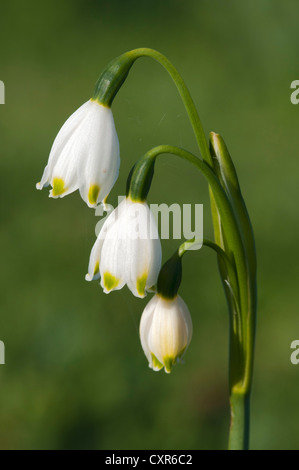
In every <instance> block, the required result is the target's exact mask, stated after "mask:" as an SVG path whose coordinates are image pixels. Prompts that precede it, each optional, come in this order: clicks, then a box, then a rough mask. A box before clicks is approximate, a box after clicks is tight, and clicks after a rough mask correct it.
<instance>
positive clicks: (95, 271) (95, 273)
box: [93, 261, 100, 276]
mask: <svg viewBox="0 0 299 470" xmlns="http://www.w3.org/2000/svg"><path fill="white" fill-rule="evenodd" d="M99 271H100V262H99V261H97V263H96V265H95V267H94V272H93V275H94V276H96V275H97V274H98V273H99Z"/></svg>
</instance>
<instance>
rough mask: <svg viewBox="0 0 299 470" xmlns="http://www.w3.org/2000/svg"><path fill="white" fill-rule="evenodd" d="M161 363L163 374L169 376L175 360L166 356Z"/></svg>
mask: <svg viewBox="0 0 299 470" xmlns="http://www.w3.org/2000/svg"><path fill="white" fill-rule="evenodd" d="M163 362H164V367H165V372H167V374H170V372H171V369H172V367H173V365H174V364H175V359H174V358H173V357H170V356H166V357H165V358H164V360H163Z"/></svg>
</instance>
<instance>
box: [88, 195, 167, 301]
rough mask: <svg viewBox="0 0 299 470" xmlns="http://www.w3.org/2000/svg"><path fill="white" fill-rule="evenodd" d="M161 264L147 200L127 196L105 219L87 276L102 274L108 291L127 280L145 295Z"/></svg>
mask: <svg viewBox="0 0 299 470" xmlns="http://www.w3.org/2000/svg"><path fill="white" fill-rule="evenodd" d="M160 267H161V242H160V239H159V234H158V229H157V225H156V221H155V219H154V216H153V214H152V212H151V211H150V209H149V207H148V205H147V203H146V202H145V201H144V202H133V201H132V200H131V199H130V198H127V199H124V200H123V201H122V202H121V203H120V204H119V206H118V207H117V208H116V209H115V210H114V211H113V212H112V213H111V214H110V215H109V217H108V218H107V219H106V221H105V223H104V225H103V227H102V229H101V231H100V233H99V236H98V238H97V240H96V242H95V244H94V246H93V248H92V251H91V254H90V260H89V267H88V274H87V275H86V280H87V281H91V280H93V279H98V278H99V277H101V286H102V287H103V289H104V292H105V293H106V294H107V293H109V292H111V291H113V290H119V289H121V288H122V287H123V286H124V285H125V284H127V286H128V288H129V289H130V290H131V292H132V293H133V294H134V295H135V296H137V297H144V296H145V295H146V291H148V290H150V288H152V287H153V286H154V285H155V284H156V282H157V277H158V274H159V271H160Z"/></svg>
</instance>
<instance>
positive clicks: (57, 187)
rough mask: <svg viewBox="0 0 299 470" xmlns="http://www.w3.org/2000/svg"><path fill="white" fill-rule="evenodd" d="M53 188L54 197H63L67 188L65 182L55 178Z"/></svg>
mask: <svg viewBox="0 0 299 470" xmlns="http://www.w3.org/2000/svg"><path fill="white" fill-rule="evenodd" d="M52 186H53V190H52V195H53V196H54V197H56V196H61V195H62V194H63V193H64V192H65V189H66V188H65V187H64V181H63V179H62V178H54V179H53V184H52Z"/></svg>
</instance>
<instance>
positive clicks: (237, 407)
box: [228, 392, 250, 450]
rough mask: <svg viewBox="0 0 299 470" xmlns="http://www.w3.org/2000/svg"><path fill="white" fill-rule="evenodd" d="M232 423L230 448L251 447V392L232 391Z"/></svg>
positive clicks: (246, 448)
mask: <svg viewBox="0 0 299 470" xmlns="http://www.w3.org/2000/svg"><path fill="white" fill-rule="evenodd" d="M230 406H231V423H230V431H229V444H228V445H229V447H228V448H229V450H248V449H249V414H250V395H249V393H238V392H232V394H231V396H230Z"/></svg>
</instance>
